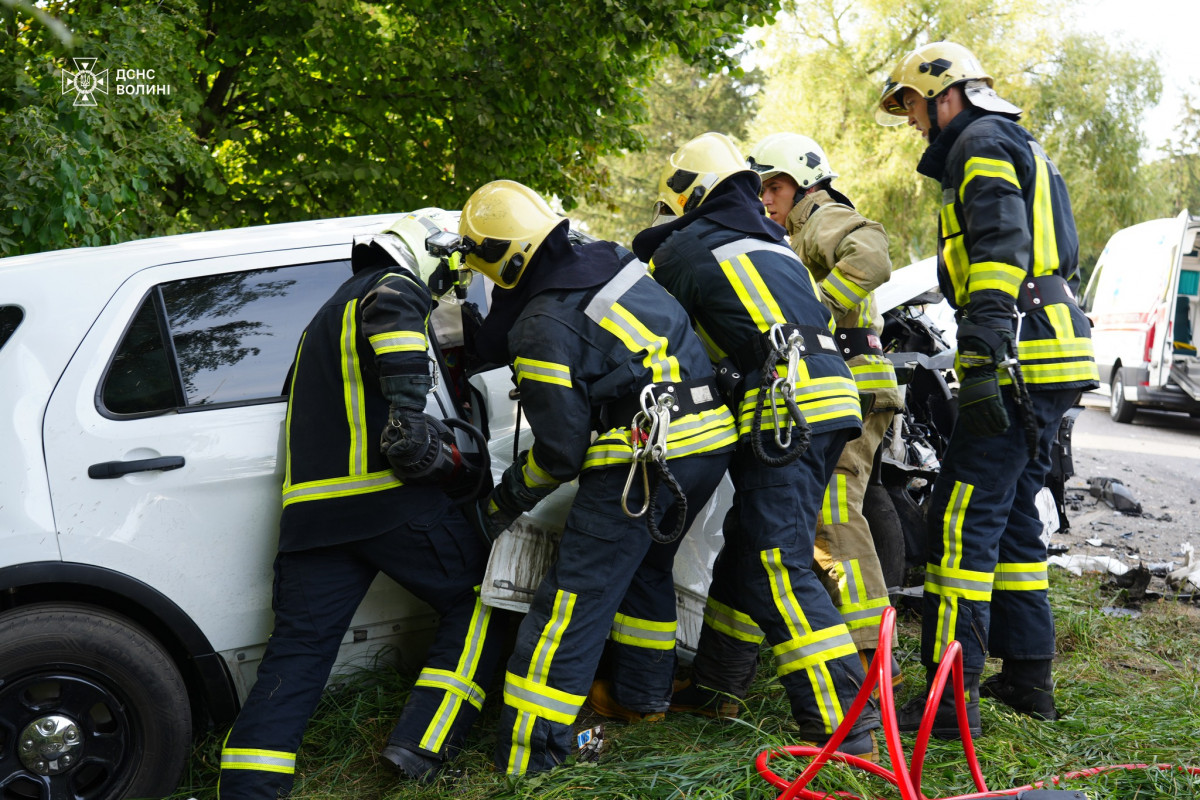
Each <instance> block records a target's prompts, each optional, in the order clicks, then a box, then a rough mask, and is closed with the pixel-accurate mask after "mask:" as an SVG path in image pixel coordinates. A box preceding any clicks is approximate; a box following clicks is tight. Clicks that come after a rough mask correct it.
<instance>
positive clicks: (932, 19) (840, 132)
mask: <svg viewBox="0 0 1200 800" xmlns="http://www.w3.org/2000/svg"><path fill="white" fill-rule="evenodd" d="M1069 8H1070V6H1069V5H1065V6H1060V7H1059V6H1056V7H1053V8H1050V7H1047V6H1046V5H1045V4H1038V3H1035V2H1032V0H958V1H957V2H953V3H952V2H949V0H923V1H922V2H919V3H918V2H911V0H908V1H906V2H903V3H900V4H896V3H894V2H891V0H859V1H858V2H854V1H853V0H814V2H811V3H806V4H804V5H803V6H802V7H797V9H796V12H795V14H794V15H789V16H786V17H783V18H781V19H780V20H779V21H778V22H777V23H776V25H775V26H774V27H773V28H772V29H771V30H770V32H769V34H768V36H767V46H766V53H767V56H768V58H769V59H770V66H769V68H768V69H767V71H768V74H769V76H770V77H769V79H768V81H767V83H766V89H765V94H766V97H765V99H764V100H763V101H762V104H761V112H760V113H759V115H758V117H757V119H756V120H755V122H754V124H753V125H752V126H751V134H752V135H753V137H754V138H755V139H758V138H761V137H762V136H765V135H767V134H770V133H773V132H776V131H780V130H794V131H797V132H801V133H805V134H807V135H809V136H812V137H813V138H814V139H816V140H817V141H818V142H820V143H821V144H822V146H823V147H825V149H826V151H827V153H828V155H829V157H830V160H831V163H832V165H833V167H834V169H835V171H837V172H838V173H839V174H840V175H841V177H840V178H839V179H838V184H837V185H838V186H839V187H841V188H842V190H843V191H845V192H846V193H847V194H848V195H849V196H850V197H852V198H853V199H854V200H855V202H856V204H857V205H858V206H859V208H860V209H861V210H862V211H863V213H864V214H866V215H867V216H869V217H872V218H874V219H877V220H879V221H881V222H882V223H883V224H884V225H885V226H886V227H887V229H888V233H889V235H890V236H891V240H892V256H893V259H894V260H895V262H896V263H897V264H906V263H909V262H910V261H912V260H916V259H918V258H923V257H926V256H929V255H932V254H933V248H934V246H935V243H936V239H935V237H936V231H935V227H934V224H933V218H932V214H933V212H934V210H935V209H936V208H937V207H938V206H939V205H940V202H941V198H940V190H939V188H938V187H937V185H936V184H935V183H934V182H933V181H931V180H928V179H926V178H923V177H921V176H919V175H918V174H917V173H916V172H915V171H914V167H915V166H916V164H917V161H918V160H919V158H920V155H921V153H922V152H923V150H924V147H925V144H924V142H923V140H921V138H920V137H919V136H917V135H915V134H911V133H905V132H898V131H895V130H891V129H888V128H885V127H883V126H880V125H877V124H876V123H875V120H874V118H873V117H874V108H875V105H876V103H877V101H878V99H879V94H880V92H881V90H882V87H883V79H884V77H885V75H886V73H887V71H888V70H889V69H890V68H891V66H892V65H894V64H895V62H896V61H897V60H898V59H899V58H900V56H901V55H903V54H904V53H906V52H908V51H910V50H912V49H913V48H915V47H918V46H920V45H921V44H924V43H926V42H930V41H938V40H943V39H949V40H953V41H957V42H959V43H961V44H964V45H966V46H967V47H969V48H971V49H972V50H973V51H974V52H975V54H976V55H977V56H979V58H980V61H981V62H982V63H983V64H984V65H985V66H986V67H987V68H988V70H989V71H990V74H991V75H992V77H993V78H994V79H995V81H996V87H997V89H998V90H999V91H1000V93H1001V95H1002V96H1004V97H1006V98H1008V99H1010V100H1012V101H1013V102H1015V103H1017V104H1018V105H1020V106H1022V107H1023V108H1024V109H1025V110H1026V113H1025V116H1024V117H1023V119H1022V121H1023V124H1025V125H1026V126H1027V127H1028V128H1029V129H1030V130H1031V131H1032V132H1033V133H1034V134H1035V135H1036V136H1038V137H1039V138H1040V139H1041V140H1042V143H1043V145H1044V146H1045V149H1046V151H1047V152H1048V153H1049V154H1050V156H1051V158H1052V159H1053V160H1055V162H1056V164H1057V165H1058V166H1059V167H1060V169H1061V171H1062V173H1063V175H1064V176H1065V178H1066V180H1067V184H1068V187H1069V189H1070V191H1071V195H1072V199H1073V202H1074V210H1075V214H1076V221H1077V224H1078V225H1079V228H1080V237H1081V256H1082V261H1083V262H1084V264H1085V265H1090V264H1091V263H1092V262H1094V261H1095V258H1096V256H1097V255H1098V254H1099V252H1100V249H1101V248H1102V247H1103V246H1104V243H1105V241H1106V240H1107V238H1108V235H1109V234H1111V232H1112V230H1114V229H1115V228H1114V225H1115V227H1121V226H1123V225H1129V224H1132V223H1133V222H1135V221H1137V220H1138V219H1139V218H1140V217H1139V215H1140V214H1142V213H1144V208H1145V205H1146V204H1145V203H1144V202H1143V199H1144V198H1143V197H1142V196H1143V195H1144V194H1145V193H1144V192H1141V191H1140V188H1141V185H1142V180H1143V176H1141V175H1140V169H1141V167H1140V163H1139V157H1138V153H1139V150H1140V149H1141V147H1142V146H1143V145H1144V141H1143V137H1142V135H1141V133H1140V131H1139V129H1138V125H1137V121H1138V120H1139V119H1140V118H1141V116H1142V115H1143V114H1144V113H1145V111H1146V110H1147V109H1148V108H1149V107H1151V106H1153V104H1154V103H1155V102H1156V101H1157V98H1158V93H1159V90H1160V83H1161V78H1160V75H1159V71H1158V67H1157V66H1156V65H1155V64H1154V63H1153V61H1152V60H1150V59H1149V58H1146V57H1143V56H1140V55H1138V54H1136V53H1134V52H1131V51H1127V50H1121V49H1119V48H1114V47H1110V46H1108V45H1107V44H1106V43H1105V42H1103V41H1102V40H1099V39H1098V38H1095V37H1086V36H1081V35H1079V34H1074V33H1071V32H1069V30H1068V25H1067V22H1066V21H1065V18H1064V16H1063V15H1064V14H1065V13H1066V12H1067V11H1068V10H1069ZM1118 220H1121V221H1123V222H1121V224H1116V223H1117V221H1118Z"/></svg>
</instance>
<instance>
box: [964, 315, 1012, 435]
mask: <svg viewBox="0 0 1200 800" xmlns="http://www.w3.org/2000/svg"><path fill="white" fill-rule="evenodd" d="M1012 340H1013V335H1012V331H1009V330H1007V329H1003V328H1000V329H997V328H985V327H983V326H981V325H973V324H970V323H964V324H963V325H961V326H960V327H959V329H958V361H959V364H961V365H962V369H963V377H962V380H961V381H959V388H958V424H959V425H962V426H963V429H964V430H965V431H967V433H969V434H971V435H972V436H981V437H982V436H999V435H1000V434H1002V433H1004V432H1005V431H1006V430H1008V427H1009V419H1008V412H1007V411H1006V410H1005V408H1004V398H1003V397H1002V396H1001V394H1000V380H999V376H998V373H997V371H996V370H997V367H998V366H999V364H1000V362H1002V361H1003V360H1004V359H1006V358H1008V354H1009V351H1010V349H1011V347H1012Z"/></svg>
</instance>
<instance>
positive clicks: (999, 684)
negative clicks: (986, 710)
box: [979, 659, 1058, 721]
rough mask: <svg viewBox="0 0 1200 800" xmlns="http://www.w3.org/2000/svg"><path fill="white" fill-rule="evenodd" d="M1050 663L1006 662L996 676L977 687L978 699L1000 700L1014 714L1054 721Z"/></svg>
mask: <svg viewBox="0 0 1200 800" xmlns="http://www.w3.org/2000/svg"><path fill="white" fill-rule="evenodd" d="M1050 663H1051V662H1050V660H1049V659H1043V660H1041V661H1025V660H1020V661H1018V660H1016V659H1005V661H1004V666H1003V667H1002V668H1001V670H1000V674H999V675H993V676H992V677H990V678H988V679H987V680H986V681H984V682H983V683H982V684H981V685H980V687H979V696H980V697H990V698H992V699H993V700H999V701H1000V702H1001V703H1004V705H1006V706H1008V707H1009V708H1011V709H1012V710H1013V711H1018V712H1020V713H1022V714H1027V715H1028V716H1031V717H1033V718H1034V719H1040V720H1049V721H1052V720H1056V719H1058V709H1057V708H1055V707H1054V678H1053V677H1052V676H1051V674H1050Z"/></svg>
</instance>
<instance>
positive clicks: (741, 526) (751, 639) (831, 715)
mask: <svg viewBox="0 0 1200 800" xmlns="http://www.w3.org/2000/svg"><path fill="white" fill-rule="evenodd" d="M847 435H848V433H847V431H845V430H835V431H830V432H826V433H820V434H815V435H814V436H813V437H812V443H811V444H810V445H809V448H808V450H807V451H806V452H805V454H804V455H803V456H801V457H800V458H799V459H797V460H796V461H793V462H792V463H791V464H788V465H787V466H784V467H776V468H772V467H767V466H765V465H763V464H761V463H760V462H759V461H758V460H757V459H756V458H755V456H754V454H753V452H752V451H751V449H750V447H749V446H748V445H747V444H746V443H744V442H743V443H742V444H741V445H740V446H739V448H738V452H737V455H735V456H734V463H733V466H732V467H731V469H730V475H731V477H732V478H733V485H734V489H735V491H736V494H735V496H734V504H733V508H732V509H731V510H730V512H729V515H728V516H727V517H726V522H725V546H724V547H723V548H722V550H721V553H720V554H719V555H718V557H717V561H716V563H715V564H714V566H713V581H712V585H711V587H710V588H709V594H708V601H707V603H706V605H705V610H704V625H703V627H702V629H701V634H700V645H699V647H698V650H697V654H696V661H695V663H694V666H693V682H694V683H696V684H698V685H701V686H706V687H710V688H714V689H718V690H720V691H728V692H729V693H730V694H734V695H736V696H738V697H742V696H744V695H745V692H746V689H747V688H748V684H749V681H750V680H751V679H752V678H753V675H754V661H753V659H755V658H756V657H757V648H758V645H759V644H760V643H761V642H762V640H763V639H764V638H765V639H766V641H767V642H768V643H769V644H770V645H771V650H772V653H773V654H774V656H775V668H776V672H777V673H778V675H779V681H780V683H781V684H783V687H784V689H785V690H786V691H787V694H788V698H789V700H790V702H791V708H792V715H793V716H794V717H795V719H796V722H797V724H798V725H799V728H800V735H801V736H802V737H803V738H805V739H809V740H811V741H818V742H820V741H824V740H826V739H827V738H828V737H829V735H830V734H831V733H833V731H834V729H835V728H836V727H837V726H838V725H839V724H840V723H841V721H842V719H843V718H844V716H845V712H846V711H847V710H848V709H849V708H850V705H851V704H852V703H853V702H854V698H855V696H856V695H857V694H858V690H859V688H860V687H861V686H862V683H863V679H864V673H863V667H862V663H861V662H860V661H859V658H858V650H857V648H856V647H855V645H854V640H853V639H852V638H851V635H850V631H849V629H848V628H847V627H846V624H845V622H844V621H843V619H842V615H841V614H840V613H839V612H838V610H837V608H835V607H834V604H833V602H832V601H831V600H830V597H829V593H828V592H827V591H826V590H825V587H824V586H823V585H822V583H821V581H820V579H819V578H818V577H817V574H816V573H815V572H814V571H813V543H814V539H815V535H814V530H815V529H816V520H817V514H818V510H819V509H820V507H821V498H822V496H823V494H824V491H825V487H826V485H827V484H828V483H829V479H830V477H831V475H832V474H833V471H834V466H835V465H836V463H837V461H838V457H839V455H840V454H841V452H842V449H843V446H844V444H845V442H846V437H847ZM747 659H750V660H749V662H748V663H747ZM877 727H879V717H878V711H877V710H876V709H875V708H874V707H873V706H868V707H867V709H865V710H864V712H863V714H862V716H861V717H860V718H859V721H858V723H856V724H855V726H854V728H853V730H852V731H851V733H852V734H857V733H860V732H862V731H865V730H869V729H872V728H877Z"/></svg>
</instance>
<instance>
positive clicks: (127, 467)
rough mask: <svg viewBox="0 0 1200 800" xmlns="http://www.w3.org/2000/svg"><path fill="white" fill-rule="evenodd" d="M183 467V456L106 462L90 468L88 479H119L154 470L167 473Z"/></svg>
mask: <svg viewBox="0 0 1200 800" xmlns="http://www.w3.org/2000/svg"><path fill="white" fill-rule="evenodd" d="M182 466H183V456H162V457H160V458H139V459H135V460H133V461H105V462H104V463H102V464H92V465H91V466H90V467H88V477H89V478H96V479H97V480H103V479H105V478H119V477H121V476H122V475H128V474H129V473H131V472H151V471H153V470H156V469H158V470H162V471H164V472H165V471H167V470H169V469H179V468H180V467H182Z"/></svg>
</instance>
